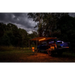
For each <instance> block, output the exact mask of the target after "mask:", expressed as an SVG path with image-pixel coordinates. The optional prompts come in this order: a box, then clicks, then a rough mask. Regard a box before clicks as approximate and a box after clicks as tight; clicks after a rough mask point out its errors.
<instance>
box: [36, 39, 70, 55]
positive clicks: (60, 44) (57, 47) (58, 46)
mask: <svg viewBox="0 0 75 75" xmlns="http://www.w3.org/2000/svg"><path fill="white" fill-rule="evenodd" d="M37 49H38V52H41V51H47V53H48V54H49V55H54V54H58V55H61V54H62V53H63V52H65V51H67V50H69V43H68V42H64V41H61V40H57V41H56V43H55V42H54V41H49V42H42V43H41V44H40V45H38V46H37Z"/></svg>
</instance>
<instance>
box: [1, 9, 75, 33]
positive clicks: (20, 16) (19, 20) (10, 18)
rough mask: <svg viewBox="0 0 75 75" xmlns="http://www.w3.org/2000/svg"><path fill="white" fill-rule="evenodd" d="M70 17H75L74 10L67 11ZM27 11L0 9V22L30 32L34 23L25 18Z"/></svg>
mask: <svg viewBox="0 0 75 75" xmlns="http://www.w3.org/2000/svg"><path fill="white" fill-rule="evenodd" d="M69 12H70V13H69V15H70V16H75V9H70V10H69ZM27 13H28V9H0V21H3V22H5V23H9V22H10V23H14V24H15V25H17V27H19V28H23V29H25V30H26V31H27V32H30V31H32V30H36V29H34V26H35V25H36V23H35V22H34V21H33V20H32V19H29V18H28V17H27Z"/></svg>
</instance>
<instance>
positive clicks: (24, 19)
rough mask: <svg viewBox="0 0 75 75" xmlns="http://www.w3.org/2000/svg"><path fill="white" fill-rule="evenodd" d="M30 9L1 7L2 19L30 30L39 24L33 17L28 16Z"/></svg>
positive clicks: (0, 16)
mask: <svg viewBox="0 0 75 75" xmlns="http://www.w3.org/2000/svg"><path fill="white" fill-rule="evenodd" d="M27 14H28V9H0V21H1V22H4V23H13V24H15V25H17V27H19V28H22V29H25V30H26V31H27V32H30V31H32V30H35V29H34V26H35V25H36V24H37V23H35V22H34V21H33V19H31V18H28V16H27Z"/></svg>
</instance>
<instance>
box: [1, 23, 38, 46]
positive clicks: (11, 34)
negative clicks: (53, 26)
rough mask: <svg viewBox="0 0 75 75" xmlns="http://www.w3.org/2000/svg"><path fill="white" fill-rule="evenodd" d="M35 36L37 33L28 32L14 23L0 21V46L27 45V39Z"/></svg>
mask: <svg viewBox="0 0 75 75" xmlns="http://www.w3.org/2000/svg"><path fill="white" fill-rule="evenodd" d="M34 37H37V33H36V32H33V33H32V34H28V33H27V31H26V30H24V29H21V28H18V27H17V26H16V25H14V24H11V23H8V24H7V25H6V24H4V23H0V46H15V47H28V46H29V40H30V39H32V38H34Z"/></svg>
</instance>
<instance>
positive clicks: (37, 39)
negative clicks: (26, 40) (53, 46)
mask: <svg viewBox="0 0 75 75" xmlns="http://www.w3.org/2000/svg"><path fill="white" fill-rule="evenodd" d="M50 39H57V38H56V37H36V38H33V39H31V41H39V42H40V41H46V40H50Z"/></svg>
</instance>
